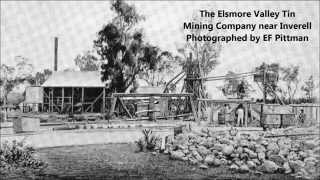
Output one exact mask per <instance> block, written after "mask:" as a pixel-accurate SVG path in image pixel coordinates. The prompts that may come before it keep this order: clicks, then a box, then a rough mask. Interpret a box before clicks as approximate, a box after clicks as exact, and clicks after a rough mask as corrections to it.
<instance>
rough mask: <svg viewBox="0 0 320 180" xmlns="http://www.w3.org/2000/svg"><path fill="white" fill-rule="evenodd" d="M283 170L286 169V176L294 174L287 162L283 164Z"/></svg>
mask: <svg viewBox="0 0 320 180" xmlns="http://www.w3.org/2000/svg"><path fill="white" fill-rule="evenodd" d="M283 168H284V173H286V174H289V173H291V172H292V170H291V168H290V165H289V163H288V162H285V163H284V164H283Z"/></svg>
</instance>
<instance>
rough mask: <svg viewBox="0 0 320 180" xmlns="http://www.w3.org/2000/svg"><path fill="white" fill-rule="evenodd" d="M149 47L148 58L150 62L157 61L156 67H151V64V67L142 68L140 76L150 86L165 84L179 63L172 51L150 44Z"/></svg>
mask: <svg viewBox="0 0 320 180" xmlns="http://www.w3.org/2000/svg"><path fill="white" fill-rule="evenodd" d="M148 49H149V50H148V52H147V55H146V58H149V59H150V62H152V63H155V65H154V66H155V67H154V68H150V66H149V68H148V67H144V68H142V71H141V72H140V73H139V77H140V79H143V80H145V81H146V82H147V83H148V85H150V86H164V85H165V84H166V83H167V81H168V79H166V78H168V77H170V75H173V74H174V73H175V72H176V68H177V67H176V66H177V65H178V64H177V63H176V61H174V59H173V56H172V54H171V53H170V52H168V51H161V50H160V48H158V47H155V46H149V47H148ZM151 66H153V65H151Z"/></svg>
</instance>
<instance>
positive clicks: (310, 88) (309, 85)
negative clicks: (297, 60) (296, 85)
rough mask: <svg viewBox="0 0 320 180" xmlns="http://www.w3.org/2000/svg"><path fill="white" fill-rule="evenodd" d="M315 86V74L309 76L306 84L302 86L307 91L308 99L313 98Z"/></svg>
mask: <svg viewBox="0 0 320 180" xmlns="http://www.w3.org/2000/svg"><path fill="white" fill-rule="evenodd" d="M314 88H315V83H314V79H313V76H309V78H308V79H307V80H306V81H305V82H304V85H303V86H302V87H301V90H303V91H304V92H305V95H306V97H307V99H309V100H311V99H312V98H313V90H314Z"/></svg>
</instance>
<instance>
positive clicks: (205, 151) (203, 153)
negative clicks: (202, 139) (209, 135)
mask: <svg viewBox="0 0 320 180" xmlns="http://www.w3.org/2000/svg"><path fill="white" fill-rule="evenodd" d="M197 151H198V152H199V154H200V155H201V156H202V157H205V156H206V155H208V154H209V153H210V152H211V151H210V150H209V149H207V148H206V147H205V146H199V147H198V149H197Z"/></svg>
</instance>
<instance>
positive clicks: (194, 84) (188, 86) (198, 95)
mask: <svg viewBox="0 0 320 180" xmlns="http://www.w3.org/2000/svg"><path fill="white" fill-rule="evenodd" d="M184 70H185V74H186V78H185V79H184V84H183V88H182V91H183V90H184V91H185V92H186V93H192V94H193V102H194V104H195V105H196V108H197V112H198V117H204V116H203V114H204V112H205V110H206V106H207V105H206V102H204V101H199V99H206V98H207V93H206V91H205V86H204V82H205V80H204V79H203V76H204V73H203V70H202V68H201V64H200V61H199V60H198V59H193V58H192V53H190V54H189V57H188V58H187V62H186V65H185V67H184Z"/></svg>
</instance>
